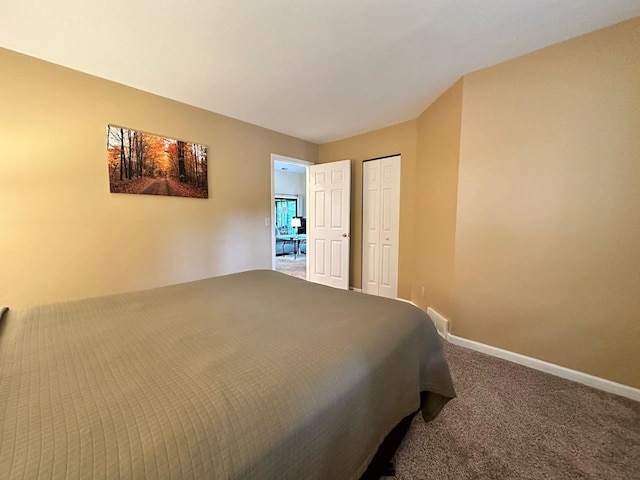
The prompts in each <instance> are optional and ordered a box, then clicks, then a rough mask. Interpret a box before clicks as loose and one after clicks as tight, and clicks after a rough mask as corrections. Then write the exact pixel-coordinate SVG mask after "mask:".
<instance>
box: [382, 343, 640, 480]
mask: <svg viewBox="0 0 640 480" xmlns="http://www.w3.org/2000/svg"><path fill="white" fill-rule="evenodd" d="M445 351H446V354H447V357H448V359H449V364H450V367H451V373H452V376H453V380H454V384H455V387H456V391H457V394H458V397H457V398H455V399H454V400H452V401H451V402H449V404H447V405H446V406H445V407H444V410H443V411H442V413H441V414H440V416H439V417H438V418H436V420H434V421H433V422H431V423H429V424H426V423H425V422H424V421H423V420H422V417H420V416H419V415H418V416H416V418H415V419H414V421H413V423H412V425H411V429H410V430H409V432H408V433H407V436H406V437H405V439H404V441H403V443H402V445H401V446H400V448H399V449H398V452H397V453H396V457H395V461H396V471H397V476H396V478H397V479H398V480H409V479H411V480H413V479H439V480H443V479H456V480H463V479H540V478H545V479H616V480H622V479H638V478H640V402H635V401H633V400H629V399H627V398H623V397H619V396H616V395H612V394H609V393H605V392H602V391H600V390H595V389H593V388H590V387H587V386H584V385H581V384H577V383H574V382H570V381H568V380H564V379H561V378H559V377H555V376H552V375H549V374H546V373H542V372H539V371H537V370H532V369H529V368H527V367H523V366H521V365H516V364H513V363H510V362H507V361H505V360H501V359H497V358H494V357H491V356H488V355H485V354H482V353H478V352H474V351H472V350H467V349H464V348H461V347H457V346H454V345H451V344H449V343H447V344H446V345H445Z"/></svg>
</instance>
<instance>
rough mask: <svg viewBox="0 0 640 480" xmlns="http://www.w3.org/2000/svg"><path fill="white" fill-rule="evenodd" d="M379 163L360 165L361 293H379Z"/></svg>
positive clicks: (376, 161) (371, 161) (372, 162)
mask: <svg viewBox="0 0 640 480" xmlns="http://www.w3.org/2000/svg"><path fill="white" fill-rule="evenodd" d="M380 166H381V164H380V161H379V160H370V161H368V162H364V163H363V164H362V291H363V292H364V293H371V294H373V295H378V292H379V291H380V288H379V283H378V278H379V276H380V272H379V267H380Z"/></svg>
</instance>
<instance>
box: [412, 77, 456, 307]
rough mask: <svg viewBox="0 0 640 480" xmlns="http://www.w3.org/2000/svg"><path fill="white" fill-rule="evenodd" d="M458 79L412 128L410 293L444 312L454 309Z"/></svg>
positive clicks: (417, 300)
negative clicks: (414, 152)
mask: <svg viewBox="0 0 640 480" xmlns="http://www.w3.org/2000/svg"><path fill="white" fill-rule="evenodd" d="M462 85H463V80H462V79H461V80H459V81H458V82H456V83H455V84H454V85H453V86H452V87H451V88H450V89H449V90H447V91H446V92H445V93H444V94H442V95H441V96H440V98H438V100H436V101H435V102H434V103H433V104H432V105H431V106H430V107H429V108H428V109H427V110H425V111H424V112H423V113H422V115H420V117H418V129H417V161H416V175H415V182H416V189H415V191H416V195H415V200H416V207H415V212H416V216H415V222H414V223H415V244H414V275H413V282H412V287H413V288H412V292H411V299H412V300H413V302H414V303H415V304H416V305H418V306H419V307H422V308H424V309H426V308H427V307H432V308H435V310H436V311H438V312H439V313H441V314H442V315H444V316H445V317H451V314H452V313H453V261H454V242H455V234H456V203H457V194H458V162H459V159H460V121H461V114H462ZM423 288H424V293H423Z"/></svg>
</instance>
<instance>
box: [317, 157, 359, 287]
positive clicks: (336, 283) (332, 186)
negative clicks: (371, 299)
mask: <svg viewBox="0 0 640 480" xmlns="http://www.w3.org/2000/svg"><path fill="white" fill-rule="evenodd" d="M308 207H309V208H308V218H307V268H308V275H307V279H308V280H309V281H311V282H315V283H321V284H323V285H329V286H331V287H336V288H342V289H345V290H346V289H348V288H349V243H350V241H351V238H350V237H351V160H342V161H340V162H331V163H323V164H319V165H312V166H310V167H309V194H308Z"/></svg>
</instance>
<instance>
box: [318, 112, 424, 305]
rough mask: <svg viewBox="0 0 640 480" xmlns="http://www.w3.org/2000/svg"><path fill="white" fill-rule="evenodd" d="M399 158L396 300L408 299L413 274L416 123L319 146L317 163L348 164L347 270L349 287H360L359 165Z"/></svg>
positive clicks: (406, 123) (360, 223)
mask: <svg viewBox="0 0 640 480" xmlns="http://www.w3.org/2000/svg"><path fill="white" fill-rule="evenodd" d="M397 153H399V154H401V155H402V164H401V172H400V177H401V178H400V188H401V193H400V247H399V254H398V255H399V259H398V296H399V297H401V298H407V299H408V298H410V297H411V275H412V271H413V265H412V255H413V228H414V217H415V215H414V207H415V201H414V197H413V194H414V183H415V182H414V175H415V161H416V121H415V120H412V121H410V122H405V123H400V124H398V125H394V126H392V127H388V128H383V129H380V130H375V131H373V132H369V133H366V134H363V135H357V136H355V137H350V138H347V139H344V140H339V141H337V142H331V143H326V144H324V145H320V151H319V162H320V163H325V162H334V161H337V160H351V164H352V168H351V268H350V272H349V274H350V277H351V278H350V284H351V286H353V287H355V288H361V287H362V161H363V160H369V159H372V158H376V157H383V156H387V155H393V154H397Z"/></svg>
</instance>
